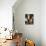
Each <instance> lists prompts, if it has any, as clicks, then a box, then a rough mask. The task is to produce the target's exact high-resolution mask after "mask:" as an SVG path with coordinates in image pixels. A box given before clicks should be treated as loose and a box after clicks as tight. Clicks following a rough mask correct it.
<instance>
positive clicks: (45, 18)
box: [41, 0, 46, 46]
mask: <svg viewBox="0 0 46 46" xmlns="http://www.w3.org/2000/svg"><path fill="white" fill-rule="evenodd" d="M41 36H42V37H41V38H42V46H46V0H42V1H41Z"/></svg>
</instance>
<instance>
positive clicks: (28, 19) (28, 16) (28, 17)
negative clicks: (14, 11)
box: [25, 14, 34, 24]
mask: <svg viewBox="0 0 46 46" xmlns="http://www.w3.org/2000/svg"><path fill="white" fill-rule="evenodd" d="M25 19H26V21H25V24H33V23H34V15H33V14H25Z"/></svg>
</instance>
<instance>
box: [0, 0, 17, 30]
mask: <svg viewBox="0 0 46 46" xmlns="http://www.w3.org/2000/svg"><path fill="white" fill-rule="evenodd" d="M15 2H16V0H0V27H7V28H9V29H12V6H13V4H14V3H15Z"/></svg>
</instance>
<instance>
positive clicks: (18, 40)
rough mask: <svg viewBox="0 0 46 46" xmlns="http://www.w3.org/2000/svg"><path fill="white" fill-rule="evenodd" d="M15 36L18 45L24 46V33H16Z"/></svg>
mask: <svg viewBox="0 0 46 46" xmlns="http://www.w3.org/2000/svg"><path fill="white" fill-rule="evenodd" d="M14 38H15V43H16V46H22V33H15V36H14Z"/></svg>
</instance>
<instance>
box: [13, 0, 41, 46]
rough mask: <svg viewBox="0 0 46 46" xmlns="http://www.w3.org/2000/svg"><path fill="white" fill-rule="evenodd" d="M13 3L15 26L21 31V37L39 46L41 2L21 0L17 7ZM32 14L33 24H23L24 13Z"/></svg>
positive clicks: (38, 0)
mask: <svg viewBox="0 0 46 46" xmlns="http://www.w3.org/2000/svg"><path fill="white" fill-rule="evenodd" d="M15 6H16V5H14V7H13V12H14V19H15V28H16V29H17V30H18V32H22V33H23V37H24V38H25V39H26V38H28V39H31V40H34V41H35V44H36V46H41V24H40V17H41V13H40V12H41V2H40V0H23V1H22V2H21V3H20V4H19V5H18V6H17V8H16V7H15ZM26 13H27V14H34V24H33V25H26V24H25V14H26Z"/></svg>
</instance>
